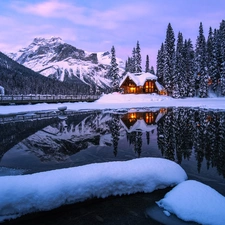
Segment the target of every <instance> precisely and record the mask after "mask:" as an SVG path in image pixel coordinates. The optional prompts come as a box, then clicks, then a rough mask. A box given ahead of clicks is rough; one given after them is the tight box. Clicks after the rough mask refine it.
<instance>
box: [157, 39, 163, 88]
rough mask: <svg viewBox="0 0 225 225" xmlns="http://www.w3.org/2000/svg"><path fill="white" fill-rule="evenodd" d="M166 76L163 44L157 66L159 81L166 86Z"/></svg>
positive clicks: (158, 55)
mask: <svg viewBox="0 0 225 225" xmlns="http://www.w3.org/2000/svg"><path fill="white" fill-rule="evenodd" d="M163 75H164V44H163V43H162V44H161V48H160V50H159V51H158V54H157V65H156V76H157V77H158V81H159V82H160V83H161V84H162V85H164V80H163Z"/></svg>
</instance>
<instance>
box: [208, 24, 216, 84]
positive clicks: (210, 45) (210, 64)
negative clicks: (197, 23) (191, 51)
mask: <svg viewBox="0 0 225 225" xmlns="http://www.w3.org/2000/svg"><path fill="white" fill-rule="evenodd" d="M206 63H207V69H208V75H209V78H210V80H212V77H213V70H214V68H213V32H212V28H211V27H210V28H209V34H208V39H207V42H206ZM213 80H214V79H213Z"/></svg>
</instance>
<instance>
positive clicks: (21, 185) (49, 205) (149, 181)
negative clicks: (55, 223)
mask: <svg viewBox="0 0 225 225" xmlns="http://www.w3.org/2000/svg"><path fill="white" fill-rule="evenodd" d="M134 171H135V172H134ZM186 179H187V174H186V173H185V171H184V170H183V169H182V168H181V166H179V165H178V164H177V163H175V162H173V161H170V160H167V159H162V158H139V159H133V160H129V161H124V162H106V163H93V164H89V165H84V166H79V167H74V168H67V169H58V170H52V171H48V172H41V173H35V174H30V175H18V176H3V177H0V184H1V186H0V199H1V201H0V222H2V221H4V220H6V219H15V218H17V217H19V216H22V215H24V214H27V213H31V212H36V211H47V210H51V209H54V208H56V207H59V206H61V205H65V204H72V203H75V202H81V201H84V200H86V199H89V198H93V197H98V198H105V197H107V196H110V195H122V194H133V193H137V192H145V193H148V192H152V191H154V190H156V189H160V188H165V187H169V186H174V185H176V184H179V183H181V182H183V181H185V180H186Z"/></svg>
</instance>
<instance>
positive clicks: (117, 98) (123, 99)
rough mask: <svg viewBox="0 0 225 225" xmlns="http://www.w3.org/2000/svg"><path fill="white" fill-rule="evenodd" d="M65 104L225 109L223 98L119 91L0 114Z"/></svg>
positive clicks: (3, 109) (5, 109)
mask: <svg viewBox="0 0 225 225" xmlns="http://www.w3.org/2000/svg"><path fill="white" fill-rule="evenodd" d="M62 105H66V106H67V108H68V109H69V110H83V109H121V108H134V107H170V106H175V107H178V106H185V107H200V108H211V109H225V98H221V97H220V98H216V97H211V98H185V99H174V98H171V97H168V96H161V95H157V94H139V95H136V94H129V95H123V94H120V93H113V94H105V95H103V96H102V97H101V98H100V99H99V100H97V101H96V102H92V103H87V102H79V103H63V104H46V103H43V104H36V105H10V106H0V114H9V113H18V112H30V111H38V110H57V108H58V107H60V106H62Z"/></svg>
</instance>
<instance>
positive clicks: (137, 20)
mask: <svg viewBox="0 0 225 225" xmlns="http://www.w3.org/2000/svg"><path fill="white" fill-rule="evenodd" d="M0 9H1V15H0V27H1V29H0V51H2V52H15V51H17V50H19V49H21V48H23V47H26V46H27V45H28V44H30V43H31V42H32V40H33V39H34V38H35V37H45V38H50V37H52V36H57V37H61V38H62V39H63V40H64V41H65V42H67V43H69V44H72V45H74V46H75V47H77V48H80V49H83V50H86V51H93V52H99V51H110V49H111V47H112V45H114V46H115V49H116V56H117V57H119V58H122V59H124V60H126V59H127V57H128V56H131V52H132V49H133V47H136V43H137V40H138V41H139V43H140V47H141V53H142V61H143V64H145V60H146V55H147V54H148V55H149V57H150V64H151V65H153V66H154V67H155V64H156V56H157V52H158V50H159V48H160V46H161V43H162V42H164V40H165V36H166V28H167V25H168V23H169V22H170V23H171V25H172V27H173V30H174V32H175V37H176V38H177V34H178V31H180V32H182V33H183V36H184V38H186V39H188V38H191V40H192V42H193V44H195V41H196V38H197V35H198V29H199V24H200V22H202V23H203V28H204V34H205V36H206V38H207V36H208V30H209V27H210V26H211V27H212V28H213V29H214V28H219V25H220V22H221V21H222V20H223V19H225V13H224V12H225V11H224V10H225V1H224V0H169V1H167V0H120V1H119V0H107V1H105V0H91V1H90V0H63V1H62V0H29V1H27V0H7V1H0Z"/></svg>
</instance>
